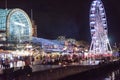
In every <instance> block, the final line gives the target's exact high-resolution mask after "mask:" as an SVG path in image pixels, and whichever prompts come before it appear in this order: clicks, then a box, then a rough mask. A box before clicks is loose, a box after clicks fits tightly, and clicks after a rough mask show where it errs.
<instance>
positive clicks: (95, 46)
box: [89, 0, 112, 55]
mask: <svg viewBox="0 0 120 80" xmlns="http://www.w3.org/2000/svg"><path fill="white" fill-rule="evenodd" d="M89 21H90V32H91V38H92V41H91V45H90V49H89V54H93V55H104V54H108V55H112V49H111V46H110V43H109V39H108V28H107V19H106V13H105V9H104V6H103V3H102V1H101V0H94V1H93V2H92V3H91V7H90V13H89Z"/></svg>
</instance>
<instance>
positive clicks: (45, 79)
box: [0, 61, 120, 80]
mask: <svg viewBox="0 0 120 80" xmlns="http://www.w3.org/2000/svg"><path fill="white" fill-rule="evenodd" d="M119 62H120V61H113V62H109V63H103V64H99V65H93V64H92V65H89V64H86V63H84V64H78V63H72V64H70V65H39V64H38V65H37V64H36V65H30V67H31V69H32V72H30V69H29V68H28V70H27V71H28V72H26V71H25V69H24V67H21V68H20V67H15V68H10V69H7V70H6V73H4V74H3V75H1V76H0V80H13V79H12V78H14V80H59V79H62V78H65V77H67V76H71V75H75V74H79V73H82V72H87V71H91V70H95V69H99V68H100V67H102V66H103V67H104V66H109V65H111V64H112V65H114V64H119ZM1 71H2V70H1Z"/></svg>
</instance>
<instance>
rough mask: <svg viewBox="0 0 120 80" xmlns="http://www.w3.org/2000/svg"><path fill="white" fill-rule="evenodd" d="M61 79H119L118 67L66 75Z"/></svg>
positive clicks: (119, 68)
mask: <svg viewBox="0 0 120 80" xmlns="http://www.w3.org/2000/svg"><path fill="white" fill-rule="evenodd" d="M62 80H120V67H118V66H117V67H116V68H110V67H109V68H106V69H105V68H103V69H100V70H94V71H89V72H85V73H83V74H77V75H73V76H69V77H66V78H64V79H62Z"/></svg>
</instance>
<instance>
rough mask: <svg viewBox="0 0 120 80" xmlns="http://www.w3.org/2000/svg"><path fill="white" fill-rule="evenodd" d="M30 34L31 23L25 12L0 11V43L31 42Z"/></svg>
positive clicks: (17, 9) (13, 10)
mask: <svg viewBox="0 0 120 80" xmlns="http://www.w3.org/2000/svg"><path fill="white" fill-rule="evenodd" d="M32 34H33V31H32V23H31V20H30V18H29V17H28V15H27V14H26V12H25V11H23V10H22V9H19V8H15V9H0V43H4V42H5V43H6V42H7V43H22V42H24V41H31V39H32Z"/></svg>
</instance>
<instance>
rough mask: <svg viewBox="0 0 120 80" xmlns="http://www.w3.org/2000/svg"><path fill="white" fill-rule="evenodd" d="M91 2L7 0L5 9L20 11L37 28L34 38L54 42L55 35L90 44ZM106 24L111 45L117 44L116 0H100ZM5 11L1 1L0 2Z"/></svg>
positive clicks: (118, 13) (119, 18)
mask: <svg viewBox="0 0 120 80" xmlns="http://www.w3.org/2000/svg"><path fill="white" fill-rule="evenodd" d="M91 1H92V0H8V1H7V2H8V3H7V4H8V5H7V7H8V8H21V9H23V10H24V11H26V12H27V14H28V15H29V16H30V11H31V9H32V10H33V19H34V21H35V24H36V25H37V27H38V31H37V32H38V37H41V38H46V39H56V38H57V37H58V36H61V35H62V36H66V37H67V38H75V39H76V40H85V41H88V42H90V41H91V37H90V28H89V9H90V4H91ZM102 2H103V4H104V7H105V10H106V16H107V22H108V36H109V39H110V42H111V43H115V42H120V37H119V35H120V28H119V27H120V4H119V3H120V0H102ZM0 8H5V0H0Z"/></svg>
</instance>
